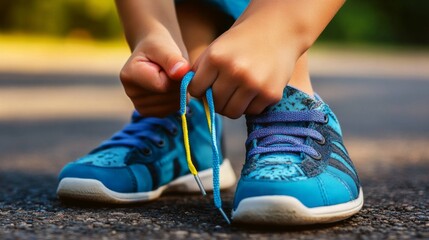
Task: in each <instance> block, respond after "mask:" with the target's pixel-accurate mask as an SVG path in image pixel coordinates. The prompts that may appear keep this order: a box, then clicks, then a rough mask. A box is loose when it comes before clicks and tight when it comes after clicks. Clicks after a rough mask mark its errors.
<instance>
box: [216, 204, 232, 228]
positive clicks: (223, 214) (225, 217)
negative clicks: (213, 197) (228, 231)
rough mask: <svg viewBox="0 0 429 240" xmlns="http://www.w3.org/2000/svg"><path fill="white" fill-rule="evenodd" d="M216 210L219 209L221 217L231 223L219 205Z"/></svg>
mask: <svg viewBox="0 0 429 240" xmlns="http://www.w3.org/2000/svg"><path fill="white" fill-rule="evenodd" d="M218 210H219V212H220V214H222V217H223V218H224V219H225V221H226V222H227V223H228V224H231V221H230V220H229V218H228V216H227V215H226V213H225V212H224V211H223V209H222V208H221V207H220V208H218Z"/></svg>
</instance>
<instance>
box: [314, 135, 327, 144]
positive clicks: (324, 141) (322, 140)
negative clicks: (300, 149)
mask: <svg viewBox="0 0 429 240" xmlns="http://www.w3.org/2000/svg"><path fill="white" fill-rule="evenodd" d="M315 142H316V143H317V144H319V145H325V144H326V138H325V137H323V136H322V139H321V140H315Z"/></svg>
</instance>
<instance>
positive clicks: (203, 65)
mask: <svg viewBox="0 0 429 240" xmlns="http://www.w3.org/2000/svg"><path fill="white" fill-rule="evenodd" d="M205 55H207V54H206V53H204V54H203V55H202V56H201V57H200V58H199V59H198V60H197V64H196V65H195V66H194V71H195V75H194V78H193V79H192V82H191V83H190V84H189V88H188V91H189V93H190V94H191V95H192V96H193V97H196V98H201V97H202V96H204V94H205V92H206V90H207V88H209V87H210V86H212V84H213V83H214V82H215V81H216V79H217V78H218V74H219V72H218V71H219V70H218V68H216V67H214V65H213V64H211V61H210V59H209V58H207V57H206V56H205Z"/></svg>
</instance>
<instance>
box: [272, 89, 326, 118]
mask: <svg viewBox="0 0 429 240" xmlns="http://www.w3.org/2000/svg"><path fill="white" fill-rule="evenodd" d="M317 104H318V101H316V100H315V99H314V98H313V97H311V96H310V95H308V94H307V93H304V92H302V91H300V90H298V89H296V88H294V87H290V86H287V87H285V89H284V90H283V97H282V100H280V102H278V103H277V104H276V105H274V106H271V107H269V108H267V109H266V110H265V112H284V111H305V110H310V109H313V108H315V107H316V105H317Z"/></svg>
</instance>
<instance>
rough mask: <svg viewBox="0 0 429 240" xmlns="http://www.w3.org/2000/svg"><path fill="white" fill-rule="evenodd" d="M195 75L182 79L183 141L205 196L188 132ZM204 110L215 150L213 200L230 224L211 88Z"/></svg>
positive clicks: (181, 114)
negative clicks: (222, 188)
mask: <svg viewBox="0 0 429 240" xmlns="http://www.w3.org/2000/svg"><path fill="white" fill-rule="evenodd" d="M193 77H194V72H192V71H190V72H188V73H187V74H186V75H185V76H184V77H183V79H182V83H181V86H180V111H179V112H180V116H181V119H182V129H183V142H184V147H185V152H186V161H187V163H188V168H189V171H190V172H191V173H192V175H194V178H195V180H196V182H197V184H198V187H199V188H200V190H201V193H202V194H203V196H205V195H206V191H205V190H204V186H203V184H202V182H201V180H200V178H199V176H198V171H197V169H196V168H195V166H194V164H193V163H192V158H191V150H190V145H189V134H188V127H187V126H188V125H187V118H186V105H187V99H186V98H187V89H188V85H189V83H190V82H191V80H192V78H193ZM203 104H204V111H205V113H206V118H207V124H208V126H209V131H210V135H211V143H212V152H213V202H214V205H215V207H216V208H217V209H218V210H219V211H220V213H221V214H222V216H223V218H224V219H225V220H226V222H227V223H228V224H230V223H231V222H230V220H229V218H228V216H227V215H226V214H225V212H224V211H223V209H222V199H221V196H220V183H219V174H220V172H219V170H220V154H219V147H218V146H217V133H216V115H215V108H214V102H213V92H212V89H211V88H208V89H207V90H206V94H205V96H204V97H203Z"/></svg>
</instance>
